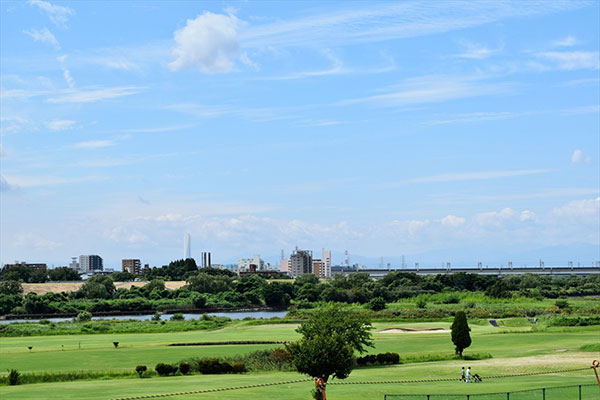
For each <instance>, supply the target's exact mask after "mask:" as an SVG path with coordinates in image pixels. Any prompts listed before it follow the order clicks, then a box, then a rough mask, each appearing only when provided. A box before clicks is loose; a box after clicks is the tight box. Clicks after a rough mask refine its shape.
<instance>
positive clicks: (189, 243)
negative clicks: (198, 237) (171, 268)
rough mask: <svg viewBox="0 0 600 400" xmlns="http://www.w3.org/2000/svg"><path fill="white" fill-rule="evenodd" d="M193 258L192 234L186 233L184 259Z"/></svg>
mask: <svg viewBox="0 0 600 400" xmlns="http://www.w3.org/2000/svg"><path fill="white" fill-rule="evenodd" d="M188 258H192V236H191V235H190V234H189V233H186V234H185V236H184V238H183V259H184V260H187V259H188Z"/></svg>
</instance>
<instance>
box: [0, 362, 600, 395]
mask: <svg viewBox="0 0 600 400" xmlns="http://www.w3.org/2000/svg"><path fill="white" fill-rule="evenodd" d="M459 368H460V367H459V365H458V364H457V363H455V362H446V363H436V364H435V366H433V365H425V364H420V365H417V364H415V365H404V366H392V367H385V368H374V369H360V370H356V371H354V372H353V373H352V375H351V377H350V378H349V379H348V380H349V381H364V380H390V379H423V378H428V377H430V378H440V377H455V376H456V374H457V372H458V370H459ZM478 371H479V372H481V373H482V374H484V373H488V372H492V371H495V369H493V370H492V369H489V368H488V369H486V368H480V369H478ZM298 378H301V376H299V375H298V374H295V373H289V372H288V373H283V372H281V373H269V374H247V375H241V376H240V375H220V376H206V375H204V376H203V375H194V376H188V377H181V376H180V377H170V378H153V379H144V380H142V379H136V378H132V379H121V380H108V381H82V382H69V383H50V384H36V385H24V386H13V387H2V388H0V394H1V397H2V398H3V399H4V398H6V399H15V400H18V399H28V400H34V399H53V398H60V399H64V400H67V399H104V400H105V399H111V398H115V397H125V396H137V395H142V394H160V393H174V392H181V391H194V390H200V389H208V388H219V387H230V386H237V385H249V384H255V383H266V382H277V381H285V380H291V379H298ZM332 382H335V381H332ZM581 383H593V378H592V375H591V371H590V372H588V371H585V372H583V373H567V374H562V375H552V376H534V377H523V378H511V379H502V380H501V379H497V380H488V381H486V382H484V383H482V384H470V385H467V384H464V383H460V382H448V383H436V384H380V385H340V386H336V385H330V386H329V390H328V398H330V399H344V400H354V399H357V400H358V399H382V398H383V395H384V394H386V393H427V392H429V393H431V392H433V393H486V392H499V391H507V390H511V391H512V390H519V389H530V388H537V387H549V386H560V385H571V384H581ZM311 388H312V382H305V383H295V384H288V385H282V386H272V387H265V388H255V389H244V390H236V391H227V392H220V393H205V394H197V395H188V396H176V397H168V398H171V399H183V400H185V399H225V398H226V399H249V398H277V399H281V398H285V399H287V400H296V399H297V400H300V399H307V398H309V391H310V389H311ZM572 398H573V396H570V397H553V400H571V399H572Z"/></svg>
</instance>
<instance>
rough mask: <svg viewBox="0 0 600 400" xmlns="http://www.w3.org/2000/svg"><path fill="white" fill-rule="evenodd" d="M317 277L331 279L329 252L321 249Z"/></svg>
mask: <svg viewBox="0 0 600 400" xmlns="http://www.w3.org/2000/svg"><path fill="white" fill-rule="evenodd" d="M319 277H321V278H329V277H331V250H325V249H323V255H322V257H321V271H320V272H319Z"/></svg>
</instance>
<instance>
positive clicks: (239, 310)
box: [0, 307, 287, 324]
mask: <svg viewBox="0 0 600 400" xmlns="http://www.w3.org/2000/svg"><path fill="white" fill-rule="evenodd" d="M155 313H157V311H156V310H142V311H96V312H94V313H93V319H99V318H102V317H119V319H139V320H144V319H150V318H151V316H153V315H154V314H155ZM177 313H182V314H184V316H185V315H190V316H191V315H196V316H197V317H195V318H198V317H201V316H202V315H203V314H209V315H217V314H231V315H232V316H234V314H235V316H234V317H232V319H244V318H247V317H248V318H254V317H253V316H252V315H251V314H253V313H284V314H283V315H285V314H287V311H286V310H285V309H283V310H282V309H279V308H274V307H236V308H224V307H212V308H176V309H172V310H164V311H160V312H158V314H159V315H161V316H164V315H167V316H168V315H173V314H177ZM238 314H244V315H243V316H242V317H239V316H238ZM246 314H247V315H246ZM77 315H78V313H54V314H9V315H3V316H0V324H2V323H10V322H34V321H40V320H49V321H51V322H61V321H67V320H69V319H71V318H75V317H77ZM256 315H258V314H256ZM221 316H227V315H221ZM272 316H279V315H272ZM139 317H146V318H139ZM190 318H194V317H189V318H186V319H190ZM255 318H271V317H270V316H267V315H263V316H256V317H255ZM161 319H162V318H161Z"/></svg>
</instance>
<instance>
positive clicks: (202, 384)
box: [0, 322, 598, 400]
mask: <svg viewBox="0 0 600 400" xmlns="http://www.w3.org/2000/svg"><path fill="white" fill-rule="evenodd" d="M509 325H517V326H516V327H513V328H504V329H502V330H500V329H498V328H492V327H491V326H489V325H472V336H473V345H472V346H471V347H470V348H469V349H468V351H469V352H490V353H492V354H493V355H494V359H492V360H482V361H470V362H459V361H446V362H436V363H422V364H408V365H400V366H390V367H379V368H369V369H358V370H355V371H354V372H353V373H352V375H351V376H350V378H349V380H350V381H360V380H389V379H427V378H444V377H456V376H457V374H458V371H459V370H460V366H461V365H463V364H465V365H470V366H472V367H473V370H474V371H475V372H477V373H479V374H481V375H483V376H485V375H493V374H504V373H517V372H527V371H544V370H545V371H547V370H554V369H563V368H573V367H586V366H588V365H589V363H590V361H591V358H593V357H594V355H593V354H590V353H575V351H576V350H577V349H578V348H579V347H580V346H581V345H582V344H593V343H598V327H585V328H566V329H564V328H562V329H549V330H548V332H534V333H523V331H524V330H528V329H530V327H529V326H527V325H525V326H521V325H523V324H518V323H517V324H509ZM391 327H410V328H416V329H420V328H421V329H423V328H448V327H449V323H446V322H431V323H378V324H375V327H374V328H375V333H374V337H375V340H376V349H374V350H372V352H379V351H396V352H398V353H400V354H401V355H409V354H423V353H449V352H452V343H451V341H450V337H449V336H450V335H449V333H422V334H402V333H399V334H386V333H378V332H376V331H378V330H380V329H384V328H391ZM294 329H295V325H292V324H279V325H248V324H247V323H245V322H240V323H238V324H235V325H233V326H228V327H226V328H224V329H221V330H217V331H197V332H178V333H156V334H118V335H74V336H49V337H25V338H2V340H1V341H0V371H6V370H7V369H9V368H16V369H18V370H20V371H22V372H25V371H54V372H56V371H60V370H64V371H66V370H78V369H94V370H99V369H111V370H114V369H131V368H133V367H134V366H135V365H137V364H146V365H148V366H149V367H153V366H154V364H156V363H157V362H159V361H162V362H175V361H178V360H180V359H183V358H187V357H194V356H200V357H202V356H217V355H225V354H235V353H240V352H247V351H252V350H255V349H257V348H266V347H272V346H210V347H167V346H165V345H166V344H168V343H173V342H190V341H211V340H214V341H220V340H236V339H237V340H293V339H295V338H297V337H298V336H297V334H296V333H295V332H294ZM502 331H504V332H506V333H498V332H502ZM79 341H81V343H82V344H83V346H84V348H83V350H77V349H76V347H77V343H78V342H79ZM113 341H119V342H120V348H119V349H117V350H115V349H114V348H113V346H112V342H113ZM61 344H64V345H65V349H66V350H65V351H61V350H60V345H61ZM29 345H33V351H32V353H29V352H28V350H27V346H29ZM558 349H567V350H568V351H567V352H565V353H555V352H554V351H555V350H558ZM540 355H541V357H542V358H541V359H540ZM592 376H593V374H592V373H591V371H589V372H588V371H584V372H577V373H568V374H558V375H547V376H546V375H544V376H531V377H522V378H511V379H503V380H487V381H486V382H484V383H483V384H481V385H479V384H478V385H468V386H467V385H465V384H461V383H458V382H456V383H454V382H451V383H436V384H404V385H400V384H386V385H365V386H363V385H356V386H354V385H352V386H330V391H329V398H332V399H336V398H337V399H349V400H352V399H365V398H379V399H381V398H383V394H385V393H426V392H430V393H431V392H434V393H445V392H446V393H477V392H495V391H506V390H517V389H529V388H535V387H544V386H559V385H569V384H579V383H593V379H592ZM299 377H300V376H299V375H298V374H295V373H283V372H280V373H253V374H247V375H224V376H223V375H221V376H202V375H194V376H188V377H169V378H152V379H144V380H140V379H136V378H132V379H114V380H99V381H79V382H65V383H51V384H35V385H23V386H17V387H0V398H2V399H5V398H6V399H48V398H61V399H109V398H114V397H123V396H126V395H139V394H152V393H171V392H178V391H192V390H199V389H202V388H215V387H229V386H236V385H245V384H255V383H261V382H276V381H283V380H289V379H297V378H299ZM310 388H311V384H310V383H301V384H291V385H286V386H276V387H268V388H257V389H247V390H239V391H231V392H223V393H209V394H202V395H196V396H182V397H173V398H177V399H184V400H185V399H191V398H199V399H200V398H201V399H223V398H227V399H236V398H239V399H241V398H245V399H248V398H260V397H263V396H264V397H273V398H284V397H285V398H286V399H290V400H293V399H306V398H309V395H308V393H309V390H310ZM570 398H572V397H564V400H567V399H570ZM562 399H563V398H560V397H557V398H555V399H553V400H562Z"/></svg>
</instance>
